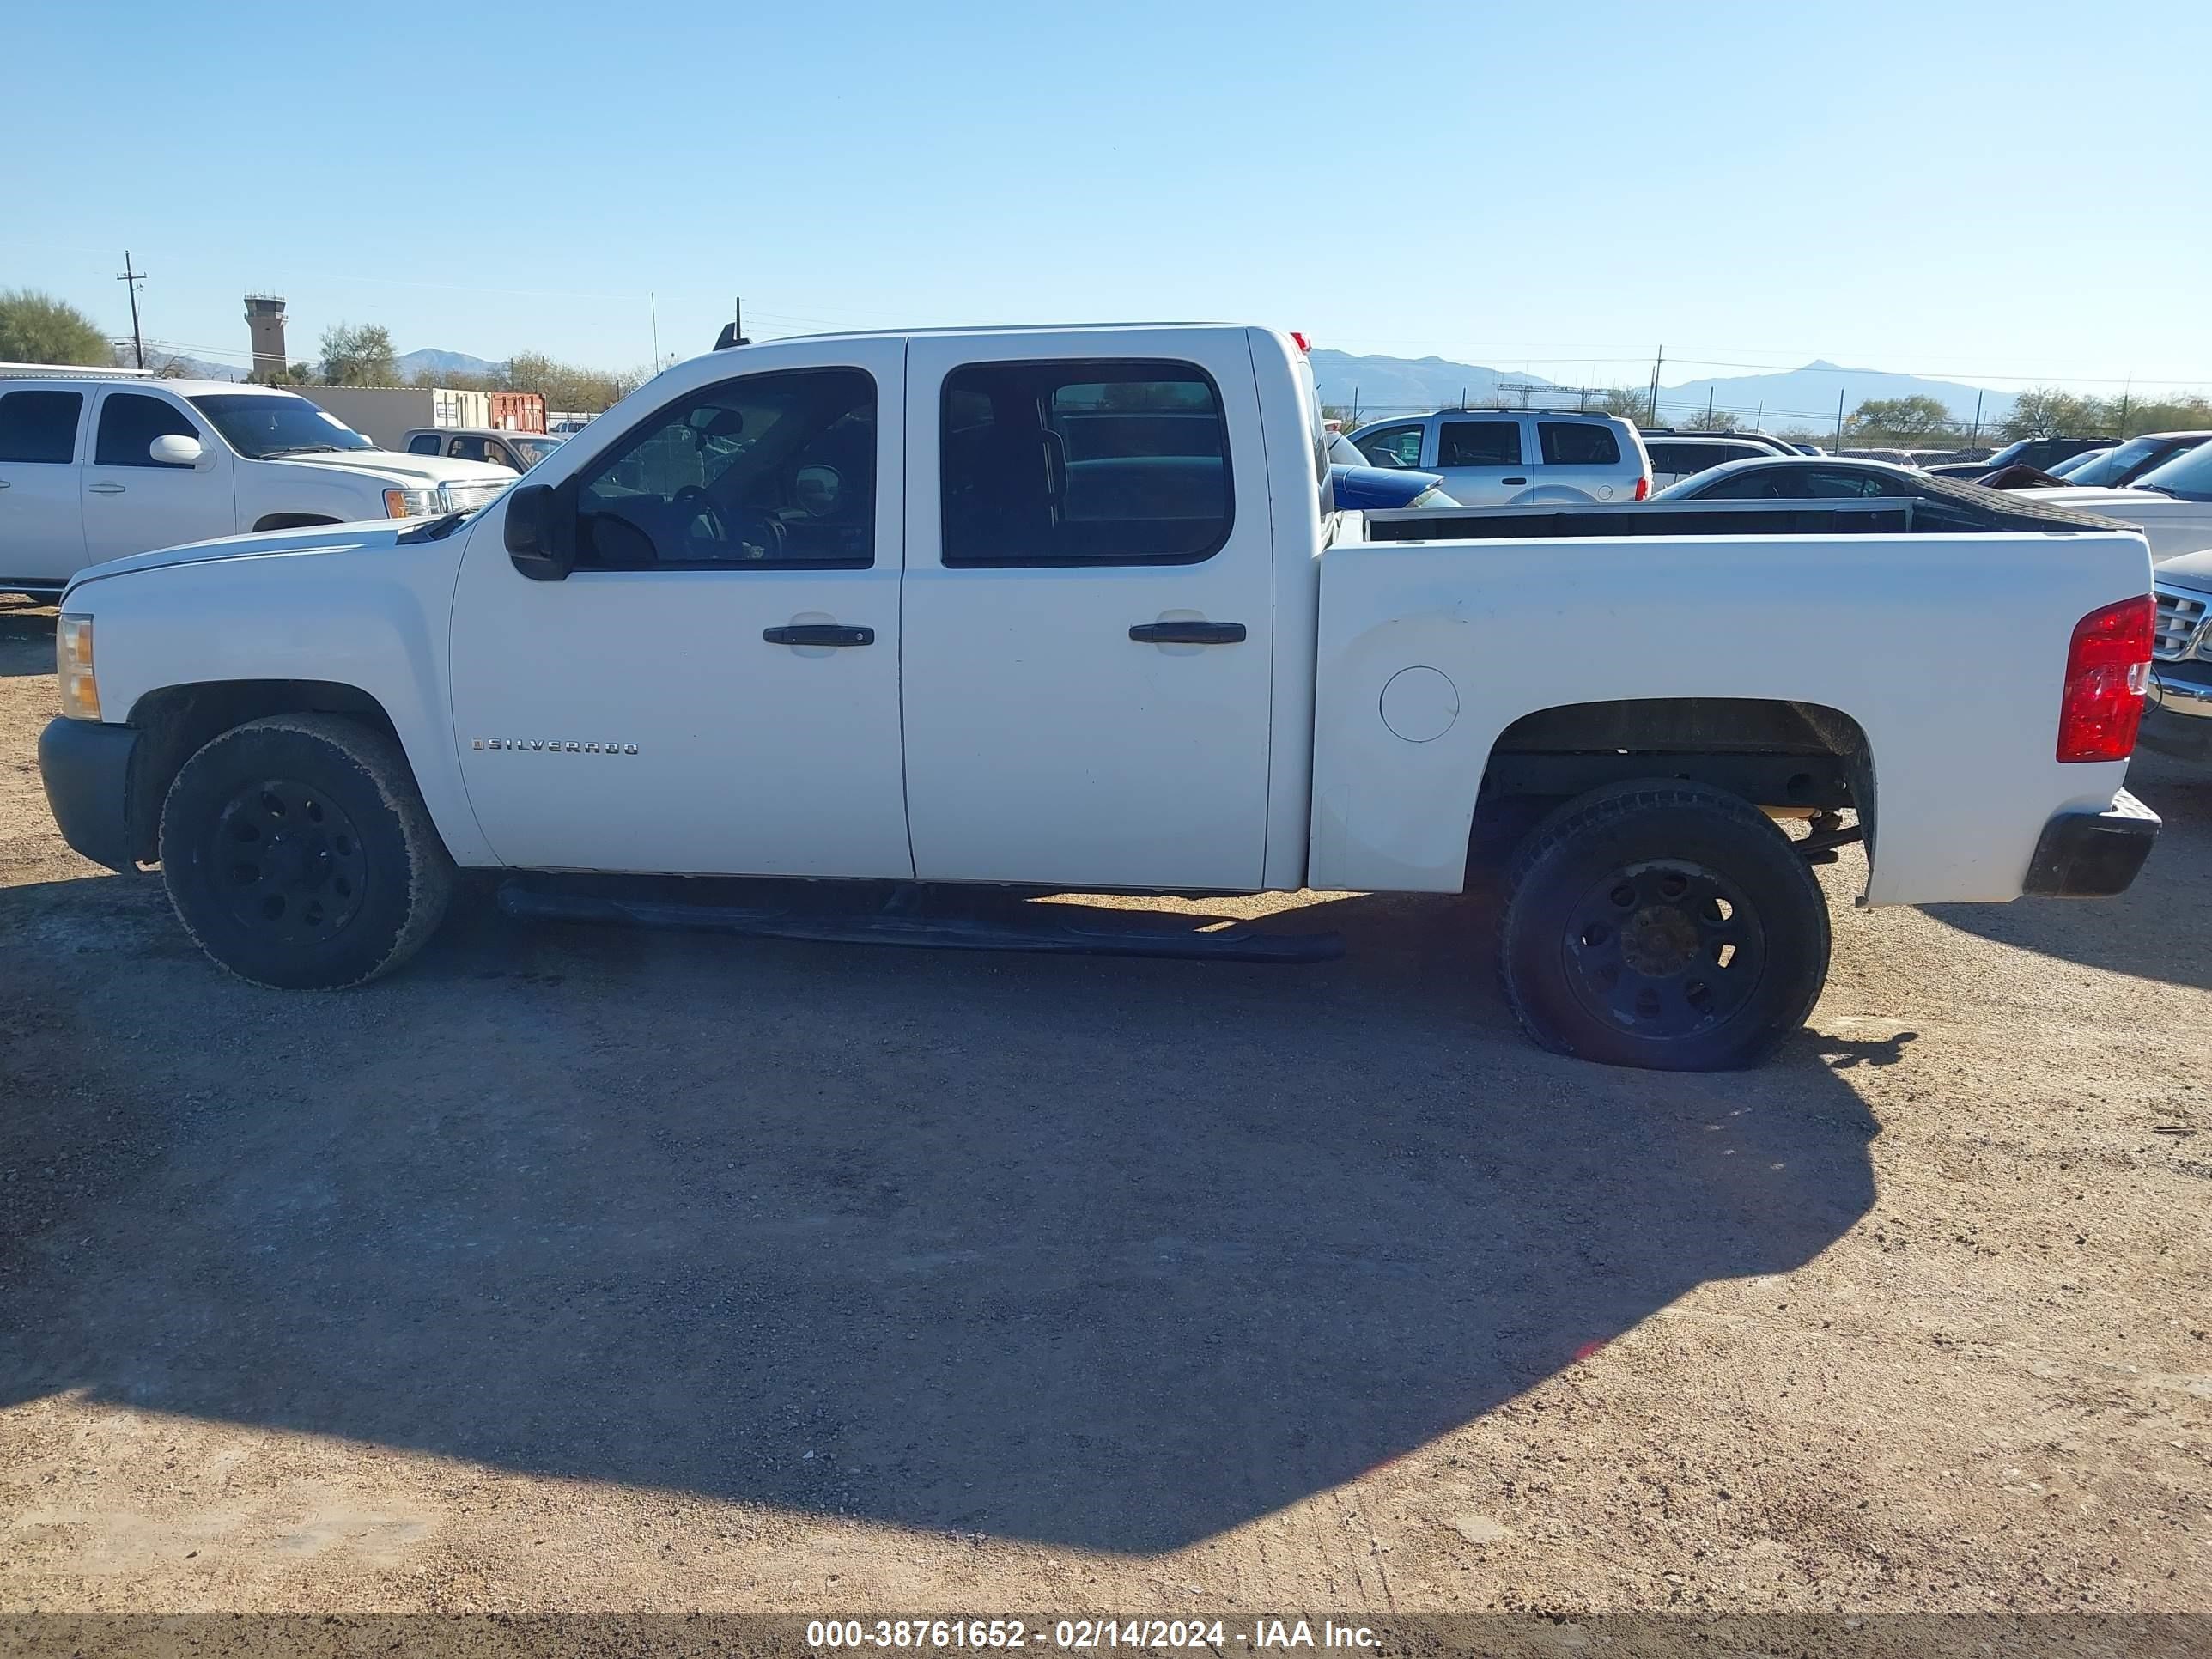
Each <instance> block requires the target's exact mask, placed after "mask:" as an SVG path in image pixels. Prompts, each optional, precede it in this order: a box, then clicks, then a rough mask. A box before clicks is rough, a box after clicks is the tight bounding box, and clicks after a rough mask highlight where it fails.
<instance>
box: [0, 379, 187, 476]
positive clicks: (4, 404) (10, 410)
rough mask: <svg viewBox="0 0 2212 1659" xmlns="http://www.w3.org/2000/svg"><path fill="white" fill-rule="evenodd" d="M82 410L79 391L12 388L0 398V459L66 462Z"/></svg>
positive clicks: (73, 448) (72, 455) (73, 447)
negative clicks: (28, 390)
mask: <svg viewBox="0 0 2212 1659" xmlns="http://www.w3.org/2000/svg"><path fill="white" fill-rule="evenodd" d="M83 412H84V394H83V393H82V392H9V393H8V395H7V396H6V397H4V398H0V461H13V462H16V463H18V464H21V463H24V462H28V463H31V464H32V465H44V466H67V465H69V464H70V462H71V461H73V460H75V459H76V422H77V416H80V415H82V413H83ZM150 441H151V440H149V442H150Z"/></svg>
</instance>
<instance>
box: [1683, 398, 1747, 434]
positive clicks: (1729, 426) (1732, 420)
mask: <svg viewBox="0 0 2212 1659" xmlns="http://www.w3.org/2000/svg"><path fill="white" fill-rule="evenodd" d="M1674 424H1675V425H1676V426H1679V427H1680V428H1682V430H1684V431H1685V432H1733V431H1735V426H1736V412H1735V410H1732V409H1723V408H1721V407H1720V406H1719V405H1717V404H1716V405H1714V406H1713V407H1712V408H1711V409H1701V410H1698V412H1697V413H1696V414H1694V415H1689V416H1682V417H1680V418H1679V419H1677V420H1676V421H1675V422H1674Z"/></svg>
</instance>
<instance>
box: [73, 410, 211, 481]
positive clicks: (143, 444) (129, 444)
mask: <svg viewBox="0 0 2212 1659" xmlns="http://www.w3.org/2000/svg"><path fill="white" fill-rule="evenodd" d="M171 436H174V437H179V438H197V437H198V436H199V429H198V428H197V427H195V426H194V425H193V424H192V423H191V422H190V421H189V420H186V419H185V411H184V410H181V409H179V408H177V407H176V406H175V405H174V404H171V403H170V402H168V400H167V399H166V398H148V397H145V396H143V395H142V394H140V393H138V392H109V393H108V394H107V396H106V398H103V399H102V400H101V402H100V435H99V437H98V438H97V439H95V440H94V444H93V460H94V464H95V465H100V466H158V467H182V468H185V470H186V471H190V468H189V467H188V466H186V465H185V463H184V462H182V461H157V460H155V459H154V458H153V456H152V455H150V454H149V453H147V452H148V451H149V449H150V448H151V447H153V443H154V440H155V439H156V438H166V437H171Z"/></svg>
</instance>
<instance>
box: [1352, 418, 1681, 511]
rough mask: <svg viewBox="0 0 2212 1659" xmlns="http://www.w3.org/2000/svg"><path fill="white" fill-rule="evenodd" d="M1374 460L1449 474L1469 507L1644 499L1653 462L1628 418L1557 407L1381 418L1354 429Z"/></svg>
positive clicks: (1448, 488) (1454, 493)
mask: <svg viewBox="0 0 2212 1659" xmlns="http://www.w3.org/2000/svg"><path fill="white" fill-rule="evenodd" d="M1352 443H1353V445H1354V446H1356V447H1358V451H1359V453H1361V454H1363V455H1364V456H1366V457H1367V459H1368V461H1369V462H1370V464H1371V465H1376V466H1384V467H1410V468H1413V469H1414V470H1416V471H1422V472H1437V473H1441V474H1442V475H1443V481H1444V482H1443V490H1444V493H1445V494H1447V495H1449V496H1450V497H1451V498H1452V499H1453V500H1454V501H1459V502H1461V503H1462V504H1464V505H1466V506H1468V507H1491V506H1498V505H1501V504H1515V503H1526V502H1531V501H1643V500H1644V498H1645V497H1647V496H1648V495H1650V493H1651V463H1650V458H1649V457H1647V456H1646V455H1645V454H1644V441H1643V440H1642V439H1641V438H1639V437H1638V435H1637V431H1636V428H1634V427H1633V426H1632V425H1631V424H1630V423H1629V422H1626V421H1624V420H1622V419H1620V417H1619V416H1613V415H1581V414H1577V413H1574V412H1573V411H1571V410H1550V409H1444V410H1437V412H1436V413H1435V414H1433V415H1416V416H1412V417H1411V418H1409V419H1406V420H1396V421H1376V422H1371V423H1370V424H1369V425H1366V426H1363V427H1361V428H1359V430H1358V431H1357V432H1355V433H1353V434H1352Z"/></svg>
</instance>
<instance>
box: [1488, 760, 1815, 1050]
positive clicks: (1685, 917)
mask: <svg viewBox="0 0 2212 1659" xmlns="http://www.w3.org/2000/svg"><path fill="white" fill-rule="evenodd" d="M1509 879H1510V896H1509V897H1508V899H1507V901H1506V906H1505V917H1504V927H1503V928H1502V930H1501V933H1502V937H1501V939H1500V940H1499V970H1500V978H1501V979H1502V981H1503V982H1504V991H1505V999H1506V1000H1507V1002H1508V1003H1510V1005H1511V1006H1512V1008H1513V1012H1514V1013H1515V1015H1516V1017H1518V1018H1519V1019H1520V1021H1521V1024H1522V1027H1523V1029H1525V1030H1527V1031H1528V1035H1529V1036H1531V1037H1533V1038H1534V1040H1535V1041H1536V1042H1538V1043H1540V1044H1541V1045H1542V1046H1543V1047H1545V1048H1549V1049H1551V1050H1552V1051H1553V1053H1555V1054H1576V1055H1579V1056H1581V1057H1582V1058H1583V1059H1585V1060H1599V1061H1602V1062H1603V1063H1605V1064H1607V1065H1611V1066H1648V1067H1651V1068H1654V1069H1656V1070H1661V1071H1682V1072H1705V1071H1722V1070H1726V1069H1729V1068H1731V1067H1735V1066H1752V1065H1756V1064H1757V1063H1758V1062H1759V1060H1763V1059H1765V1057H1766V1055H1767V1054H1771V1052H1772V1051H1773V1049H1774V1048H1775V1047H1776V1046H1777V1045H1778V1044H1779V1043H1780V1042H1782V1041H1783V1039H1784V1038H1785V1037H1787V1036H1789V1035H1790V1033H1791V1032H1792V1031H1795V1030H1797V1029H1798V1028H1799V1027H1800V1026H1802V1024H1804V1023H1805V1017H1806V1015H1807V1014H1808V1013H1809V1012H1812V1007H1813V1004H1814V1001H1815V1000H1817V999H1818V998H1819V996H1820V987H1821V985H1822V984H1823V983H1824V982H1825V981H1826V978H1827V975H1828V945H1829V932H1828V907H1827V901H1826V898H1825V897H1824V896H1822V894H1821V892H1820V884H1819V882H1817V881H1815V880H1814V878H1813V872H1811V871H1810V870H1809V869H1808V868H1807V867H1806V865H1805V861H1804V860H1802V859H1801V858H1800V857H1799V856H1798V855H1797V853H1796V849H1794V848H1792V847H1791V846H1790V838H1789V837H1788V836H1785V835H1784V834H1783V833H1782V831H1781V830H1780V829H1777V828H1776V827H1775V825H1774V824H1773V823H1771V821H1770V820H1769V819H1768V818H1767V817H1766V816H1765V814H1764V813H1763V812H1760V811H1759V810H1758V809H1757V808H1755V807H1753V806H1752V805H1749V804H1748V803H1747V802H1746V801H1743V800H1741V799H1738V798H1737V797H1735V796H1734V795H1729V794H1727V793H1723V792H1722V791H1720V790H1717V789H1711V788H1707V787H1704V786H1703V785H1699V784H1692V783H1680V782H1674V781H1656V780H1655V781H1652V782H1650V783H1629V784H1621V785H1617V786H1614V787H1610V788H1607V789H1601V790H1594V791H1592V792H1591V793H1589V794H1587V795H1583V796H1581V797H1579V798H1577V799H1574V800H1571V801H1569V802H1567V803H1566V805H1564V806H1562V807H1560V808H1559V810H1558V811H1554V812H1553V813H1552V814H1551V816H1549V817H1547V818H1546V819H1545V820H1544V821H1543V822H1542V823H1540V824H1538V825H1537V826H1536V827H1535V829H1533V830H1531V831H1530V832H1529V834H1528V840H1527V841H1526V842H1523V843H1522V847H1521V849H1520V851H1519V853H1518V854H1516V857H1515V859H1514V862H1513V869H1512V873H1511V876H1510V878H1509Z"/></svg>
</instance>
